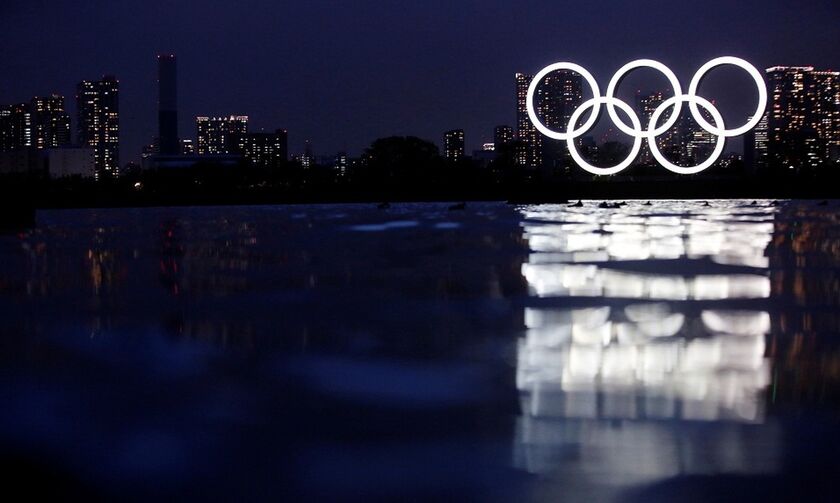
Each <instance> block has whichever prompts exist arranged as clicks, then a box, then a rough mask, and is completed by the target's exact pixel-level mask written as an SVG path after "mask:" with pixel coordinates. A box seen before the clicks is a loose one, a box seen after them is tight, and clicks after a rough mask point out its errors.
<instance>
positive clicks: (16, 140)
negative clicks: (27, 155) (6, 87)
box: [0, 103, 33, 152]
mask: <svg viewBox="0 0 840 503" xmlns="http://www.w3.org/2000/svg"><path fill="white" fill-rule="evenodd" d="M32 137H33V135H32V114H31V113H30V111H29V105H28V104H27V103H18V104H16V105H11V106H9V107H5V108H3V109H0V152H9V151H13V150H21V149H26V148H30V147H32V145H33V143H32Z"/></svg>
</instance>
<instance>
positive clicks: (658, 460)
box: [0, 201, 840, 501]
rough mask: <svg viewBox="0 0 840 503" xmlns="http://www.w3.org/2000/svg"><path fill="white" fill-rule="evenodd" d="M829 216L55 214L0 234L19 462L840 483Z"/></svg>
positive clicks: (401, 483)
mask: <svg viewBox="0 0 840 503" xmlns="http://www.w3.org/2000/svg"><path fill="white" fill-rule="evenodd" d="M838 209H840V206H839V205H838V203H835V202H830V203H828V204H827V205H820V204H818V203H816V202H810V201H789V202H781V203H776V202H771V201H756V202H755V203H753V202H752V201H709V202H708V203H706V202H702V201H664V202H655V203H654V204H651V205H647V204H645V203H644V202H642V201H635V202H629V203H628V204H627V205H625V206H623V207H621V208H617V209H602V208H598V207H597V204H596V203H595V202H587V203H586V204H585V205H584V207H583V208H576V207H571V206H565V205H562V206H561V205H539V206H511V205H504V204H500V203H485V204H469V205H467V209H466V210H464V211H448V210H447V205H441V204H405V205H394V206H392V207H391V208H390V209H388V210H379V209H376V208H375V207H373V206H368V205H316V206H277V207H271V206H265V207H213V208H155V209H111V210H74V211H49V212H39V214H38V227H37V228H36V229H34V230H32V231H29V232H26V233H23V234H20V235H15V236H4V237H0V257H1V258H2V260H0V297H2V304H0V305H1V306H2V307H0V309H2V316H0V330H2V346H1V347H0V349H2V351H0V354H2V356H0V359H1V360H0V361H2V370H3V371H2V373H1V374H0V404H2V406H3V410H4V411H5V412H4V414H3V417H2V420H0V447H2V453H3V454H2V455H3V460H4V466H7V467H8V470H9V473H12V474H16V473H19V474H21V475H30V474H36V475H38V476H39V477H41V478H42V479H44V480H48V481H50V487H54V488H56V490H59V489H60V490H61V491H64V494H68V492H82V493H87V494H89V495H91V496H93V497H97V496H98V497H103V498H114V497H120V498H122V499H132V498H136V499H146V498H150V497H165V498H173V497H187V496H189V497H196V496H200V497H204V498H207V499H230V498H238V499H242V498H245V499H277V498H280V497H290V498H307V499H319V498H320V499H331V500H334V499H343V500H369V499H395V498H414V499H438V498H467V499H470V500H476V499H478V500H496V499H498V500H510V499H513V500H531V501H543V500H552V501H555V500H558V499H560V500H563V501H577V500H580V501H592V500H593V499H594V500H612V501H674V500H690V499H691V498H696V499H697V500H698V501H705V500H710V499H727V498H728V499H731V500H752V499H756V498H762V499H770V500H773V499H775V500H784V499H785V498H787V497H789V496H792V495H797V496H799V497H814V498H816V497H822V496H828V497H829V499H833V498H830V497H831V496H833V495H834V492H836V489H834V488H833V487H832V483H833V475H834V474H836V473H838V472H840V470H838V469H840V463H838V461H836V460H835V456H834V453H835V452H836V450H837V448H838V447H840V442H838V440H839V439H840V433H838V432H840V430H838V428H837V427H838V426H840V414H838V410H839V409H838V404H840V393H838V389H840V388H838V384H840V352H838V344H837V342H838V330H839V329H840V323H838V314H837V312H836V311H837V306H838V299H840V297H838V290H840V274H838V271H840V269H839V268H838V266H840V263H838V262H840V222H838V220H840V214H838V212H837V210H838ZM150 480H152V481H154V483H153V484H150V483H149V481H150Z"/></svg>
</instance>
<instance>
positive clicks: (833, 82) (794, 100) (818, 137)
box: [766, 66, 840, 170]
mask: <svg viewBox="0 0 840 503" xmlns="http://www.w3.org/2000/svg"><path fill="white" fill-rule="evenodd" d="M766 72H767V80H768V87H769V94H770V104H769V107H768V109H769V113H768V118H767V126H768V162H769V163H770V164H771V165H773V166H775V167H777V168H794V169H797V170H798V169H802V168H816V167H819V166H820V165H822V164H824V163H825V162H826V161H827V160H829V159H830V155H831V153H832V151H836V150H837V148H838V147H840V72H832V71H817V70H814V68H813V67H811V66H800V67H793V66H775V67H772V68H768V69H767V71H766Z"/></svg>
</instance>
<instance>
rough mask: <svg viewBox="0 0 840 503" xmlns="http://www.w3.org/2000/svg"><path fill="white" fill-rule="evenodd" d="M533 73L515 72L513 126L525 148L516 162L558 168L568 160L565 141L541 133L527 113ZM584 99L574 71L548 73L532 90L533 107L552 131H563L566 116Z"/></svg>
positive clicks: (572, 112) (579, 80)
mask: <svg viewBox="0 0 840 503" xmlns="http://www.w3.org/2000/svg"><path fill="white" fill-rule="evenodd" d="M531 80H533V76H531V75H526V74H522V73H517V74H516V127H517V136H518V138H519V140H521V141H522V142H524V144H525V148H524V149H522V154H521V155H520V156H518V157H519V158H518V159H517V163H518V164H520V165H523V166H528V167H540V166H546V167H548V168H560V167H563V166H564V165H566V164H568V159H569V154H568V150H567V148H566V142H564V141H560V140H554V139H551V138H547V137H543V136H542V134H541V133H540V132H539V131H537V129H536V127H534V125H533V124H532V123H531V119H530V117H529V116H528V109H527V96H528V87H529V86H530V85H531ZM582 103H583V79H582V77H581V76H580V75H578V74H577V73H575V72H572V71H567V70H558V71H554V72H551V73H549V74H548V75H546V77H545V78H544V79H543V80H542V81H541V82H540V83H539V85H538V86H537V88H536V91H535V93H534V111H535V112H536V115H537V117H538V118H539V119H540V121H541V122H542V123H543V125H545V126H546V127H548V128H549V129H552V130H554V131H565V130H566V128H568V125H569V119H571V117H572V114H574V112H575V110H577V108H578V107H579V106H580V105H581V104H582Z"/></svg>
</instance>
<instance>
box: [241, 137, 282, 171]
mask: <svg viewBox="0 0 840 503" xmlns="http://www.w3.org/2000/svg"><path fill="white" fill-rule="evenodd" d="M236 141H237V146H236V152H237V153H240V154H242V156H243V157H244V158H245V159H247V160H248V161H250V162H251V164H253V165H254V166H260V167H264V168H277V167H279V166H282V165H283V163H285V162H286V160H287V158H288V133H287V132H286V130H285V129H278V130H277V131H275V132H274V133H246V134H241V135H238V136H237V138H236Z"/></svg>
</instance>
